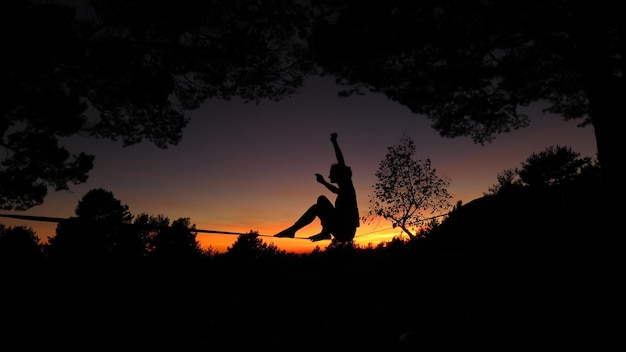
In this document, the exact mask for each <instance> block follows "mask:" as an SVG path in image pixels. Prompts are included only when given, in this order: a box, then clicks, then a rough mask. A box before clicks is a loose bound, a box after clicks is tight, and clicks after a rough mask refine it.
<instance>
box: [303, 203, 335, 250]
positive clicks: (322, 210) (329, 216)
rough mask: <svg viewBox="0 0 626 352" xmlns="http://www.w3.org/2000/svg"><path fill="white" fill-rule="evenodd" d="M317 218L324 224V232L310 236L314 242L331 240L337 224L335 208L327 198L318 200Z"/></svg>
mask: <svg viewBox="0 0 626 352" xmlns="http://www.w3.org/2000/svg"><path fill="white" fill-rule="evenodd" d="M316 205H317V216H318V217H319V218H320V222H321V223H322V231H321V232H320V233H318V234H317V235H313V236H309V239H310V240H311V241H312V242H316V241H322V240H329V239H331V237H332V236H331V233H332V229H333V226H334V223H335V207H334V206H333V204H332V203H331V202H330V200H328V198H326V197H325V196H319V197H318V198H317V204H316Z"/></svg>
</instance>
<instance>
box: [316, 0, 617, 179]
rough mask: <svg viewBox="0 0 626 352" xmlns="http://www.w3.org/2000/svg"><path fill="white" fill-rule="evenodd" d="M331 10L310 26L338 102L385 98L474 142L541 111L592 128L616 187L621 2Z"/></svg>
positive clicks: (331, 4)
mask: <svg viewBox="0 0 626 352" xmlns="http://www.w3.org/2000/svg"><path fill="white" fill-rule="evenodd" d="M326 3H327V11H329V12H335V16H332V17H330V16H329V17H327V20H325V21H318V22H317V23H316V28H315V30H314V31H313V36H312V38H313V39H312V42H311V47H312V50H313V51H314V52H315V54H316V61H317V62H318V63H319V64H320V65H321V67H323V73H324V74H329V75H334V76H336V77H337V80H338V82H339V83H342V84H345V85H347V86H348V88H347V89H346V90H345V91H344V94H346V95H349V94H351V93H364V92H369V91H373V92H380V93H383V94H385V95H386V96H387V97H389V98H390V99H392V100H393V101H397V102H398V103H400V104H402V105H405V106H407V107H408V108H410V109H411V111H413V112H414V113H416V114H423V115H425V116H426V117H428V118H430V119H432V121H433V124H432V127H433V128H435V129H436V130H437V131H439V132H440V134H441V135H442V136H444V137H450V138H453V137H457V136H470V137H472V138H473V139H474V141H475V142H478V143H485V142H490V141H491V140H492V139H493V138H495V136H496V135H497V134H499V133H502V132H509V131H510V130H512V129H516V128H521V127H525V126H527V125H528V124H529V123H530V120H529V118H528V116H525V115H524V114H522V113H521V112H520V107H525V106H528V105H529V104H531V103H542V104H546V106H547V108H546V110H545V111H547V112H552V113H556V114H560V115H561V116H563V117H564V118H565V119H566V120H570V119H578V120H580V124H581V125H587V124H592V125H593V128H594V131H595V136H596V144H597V149H598V158H599V161H600V163H601V166H602V170H603V173H604V176H605V178H606V181H607V182H608V183H609V184H611V185H615V184H617V179H618V176H617V172H618V168H619V167H620V165H619V164H620V159H621V156H622V151H623V149H624V148H623V147H622V145H621V143H619V142H618V138H615V136H614V132H615V131H617V130H619V126H617V121H619V118H620V117H621V116H623V115H624V111H625V110H624V105H623V103H622V101H623V99H624V97H626V85H625V84H624V41H625V38H624V24H623V23H624V20H625V18H624V11H622V10H620V9H619V8H618V7H619V5H618V3H617V2H611V1H601V2H594V3H585V2H579V1H569V0H568V1H484V0H477V1H458V0H447V1H426V2H424V1H422V2H407V1H384V2H367V3H364V2H360V1H341V2H336V1H328V2H326ZM338 3H341V6H337V4H338ZM331 9H332V10H331Z"/></svg>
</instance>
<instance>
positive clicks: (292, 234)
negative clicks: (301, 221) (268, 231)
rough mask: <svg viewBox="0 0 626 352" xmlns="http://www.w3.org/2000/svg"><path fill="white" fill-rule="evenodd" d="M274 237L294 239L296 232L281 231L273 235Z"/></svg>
mask: <svg viewBox="0 0 626 352" xmlns="http://www.w3.org/2000/svg"><path fill="white" fill-rule="evenodd" d="M274 237H286V238H294V237H296V232H295V231H291V230H283V231H281V232H279V233H277V234H275V235H274Z"/></svg>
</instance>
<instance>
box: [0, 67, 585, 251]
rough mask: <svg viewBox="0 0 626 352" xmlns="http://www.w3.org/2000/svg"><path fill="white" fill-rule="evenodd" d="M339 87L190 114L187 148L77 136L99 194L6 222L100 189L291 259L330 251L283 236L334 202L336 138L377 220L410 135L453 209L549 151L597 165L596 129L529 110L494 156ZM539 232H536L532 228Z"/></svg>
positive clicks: (311, 87) (50, 228)
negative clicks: (385, 173)
mask: <svg viewBox="0 0 626 352" xmlns="http://www.w3.org/2000/svg"><path fill="white" fill-rule="evenodd" d="M338 89H339V87H337V86H336V85H335V84H334V83H333V80H332V79H331V78H311V79H310V80H309V81H308V82H307V84H306V86H305V87H304V88H303V89H302V90H301V91H300V94H298V95H296V96H293V97H291V98H287V99H285V100H283V101H280V102H271V101H262V102H261V103H260V104H258V105H255V104H244V103H243V102H242V101H238V100H231V101H207V102H206V103H205V104H203V106H202V107H201V108H200V109H198V110H196V111H191V112H189V114H190V117H191V122H190V124H189V125H188V127H187V128H186V129H185V130H184V137H183V140H182V142H181V143H180V144H179V145H177V146H172V147H170V148H168V149H165V150H163V149H158V148H157V147H155V146H153V145H152V144H150V143H149V142H143V143H141V144H138V145H135V146H131V147H127V148H122V146H121V143H120V142H113V141H108V140H94V139H87V138H78V137H74V138H71V139H69V140H67V141H66V142H67V146H68V147H69V148H70V150H71V151H73V152H80V151H85V152H87V153H90V154H94V155H95V156H96V158H95V167H94V169H93V171H92V172H91V175H90V178H89V180H88V182H87V183H85V184H82V185H78V186H72V187H71V191H70V192H51V193H50V194H49V196H48V197H47V198H46V199H45V202H44V204H43V205H41V206H37V207H34V208H32V209H30V210H28V211H26V212H3V213H4V214H20V215H36V216H49V217H62V218H65V217H70V216H74V215H75V214H74V209H75V208H76V206H77V204H78V201H79V200H80V199H81V198H82V197H83V196H84V195H85V193H86V192H87V191H89V190H91V189H94V188H104V189H106V190H108V191H111V192H113V194H114V196H115V197H116V198H117V199H119V200H120V201H121V202H122V203H123V204H127V205H128V206H129V210H130V212H131V213H132V214H133V215H138V214H141V213H147V214H150V215H164V216H167V217H168V218H169V219H170V220H171V221H173V220H176V219H178V218H190V219H191V223H192V224H195V225H196V228H198V229H204V230H213V231H228V232H238V233H246V232H249V231H251V230H254V231H258V232H259V233H260V234H261V235H263V236H264V237H262V239H263V240H264V241H265V242H267V243H273V244H274V245H276V246H277V247H278V248H280V249H282V250H286V251H294V252H303V251H304V252H307V251H310V250H312V249H314V248H315V247H316V246H319V247H320V248H322V249H323V248H325V247H326V246H327V245H328V244H329V243H330V242H329V241H320V242H314V243H313V242H310V241H309V240H306V239H304V238H306V237H307V236H310V235H314V234H317V233H318V232H319V230H320V228H321V227H320V225H319V221H315V222H314V223H313V224H311V225H310V226H309V227H307V228H305V229H303V230H301V231H300V232H298V233H297V234H296V237H297V238H295V239H283V238H274V237H271V235H273V234H275V233H277V232H278V231H280V230H282V229H284V228H285V227H287V226H289V225H291V224H292V223H293V222H294V221H295V220H296V219H297V218H298V217H299V216H300V215H301V214H302V212H304V211H305V210H306V209H307V208H308V207H309V206H310V205H311V204H313V202H314V201H315V199H316V198H317V196H318V195H320V194H324V195H326V196H328V197H329V198H331V200H334V195H333V194H331V193H330V192H329V191H328V190H326V188H325V187H323V186H322V185H321V184H319V183H317V182H316V180H315V175H314V174H315V173H320V174H322V175H324V177H326V178H328V171H329V167H330V165H331V164H332V163H334V162H335V161H336V159H335V155H334V152H333V148H332V144H331V143H330V140H329V138H330V134H331V133H333V132H337V133H338V142H339V145H340V147H341V148H342V151H343V154H344V157H345V160H346V163H347V164H348V165H349V166H351V167H352V171H353V182H354V184H355V187H356V188H357V196H358V200H359V209H360V213H361V215H365V214H366V212H367V210H368V206H369V199H370V197H371V195H372V186H373V185H374V183H375V182H376V178H375V176H374V173H375V172H376V170H377V169H378V166H379V163H380V161H381V160H382V159H383V158H384V156H385V154H386V152H387V147H389V146H391V145H394V144H397V143H399V141H400V139H401V138H402V136H404V135H407V136H410V137H411V138H412V139H413V140H414V141H415V143H416V147H417V154H416V158H418V159H426V158H430V159H431V161H432V166H433V167H434V168H435V169H436V170H437V173H438V175H439V176H443V177H447V178H448V179H449V180H450V186H449V188H448V191H449V192H450V194H451V195H452V197H453V199H452V204H455V203H456V202H457V201H462V202H463V204H466V203H468V202H470V201H472V200H474V199H476V198H479V197H481V196H482V195H483V193H484V192H486V191H487V189H488V187H489V186H491V185H493V184H494V183H496V181H497V180H496V176H497V174H498V173H500V172H502V171H503V170H504V169H509V168H515V167H519V166H520V163H521V162H522V161H524V160H525V159H526V158H527V157H528V156H529V155H530V154H531V153H533V152H539V151H541V150H543V149H545V148H546V147H548V146H552V145H561V146H569V147H571V148H572V149H573V150H574V151H575V152H579V153H581V155H582V156H589V157H592V158H595V155H596V147H595V139H594V136H593V130H592V129H591V128H589V127H587V128H579V127H577V126H576V124H577V123H578V122H580V121H572V122H565V121H563V120H562V119H561V118H560V117H559V116H554V115H544V114H542V113H541V108H539V107H532V108H528V109H527V111H528V114H529V116H531V119H532V122H531V126H530V127H527V128H524V129H521V130H516V131H512V132H511V133H507V134H500V135H498V136H497V137H496V140H495V141H494V142H493V143H491V144H487V145H484V146H481V145H479V144H474V143H473V142H472V140H471V139H469V138H457V139H446V138H443V137H440V136H439V134H438V133H437V131H435V130H434V129H432V128H431V127H430V124H431V121H430V120H429V119H427V118H425V117H423V116H418V115H414V114H412V113H411V112H410V111H409V110H408V109H407V108H405V107H403V106H400V105H399V104H397V103H394V102H392V101H390V100H388V99H387V98H386V97H384V96H382V95H377V94H368V95H365V96H357V97H350V98H339V97H337V91H338ZM0 223H2V224H5V225H8V226H16V225H26V226H28V227H31V228H32V229H33V230H35V231H36V233H37V234H38V235H39V237H41V238H42V240H43V241H45V240H46V239H47V237H52V236H54V234H55V228H56V224H55V223H46V222H35V221H25V220H16V219H9V218H0ZM529 226H532V224H529ZM398 234H400V232H399V230H397V229H396V230H393V229H391V223H389V222H388V221H386V220H384V219H380V220H378V221H374V222H372V223H363V224H362V225H361V227H360V228H359V229H358V230H357V234H356V238H355V240H356V241H357V243H359V244H363V245H366V244H368V243H373V244H376V243H379V242H380V241H386V240H389V239H391V238H392V237H394V236H396V235H398ZM236 238H237V236H236V235H219V234H205V233H198V236H197V239H198V240H199V241H200V243H201V245H202V247H203V248H208V247H211V248H213V249H215V250H218V251H220V252H224V251H225V250H226V248H227V247H228V246H230V245H232V243H233V242H234V241H235V240H236Z"/></svg>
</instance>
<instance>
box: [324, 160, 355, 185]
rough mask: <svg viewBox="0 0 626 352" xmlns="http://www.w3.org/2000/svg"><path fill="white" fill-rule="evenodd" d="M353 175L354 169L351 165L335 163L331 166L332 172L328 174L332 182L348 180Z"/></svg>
mask: <svg viewBox="0 0 626 352" xmlns="http://www.w3.org/2000/svg"><path fill="white" fill-rule="evenodd" d="M351 177H352V169H350V167H349V166H342V165H339V164H333V165H332V166H331V167H330V174H329V175H328V178H329V179H330V182H334V183H337V182H339V181H342V180H348V179H350V178H351Z"/></svg>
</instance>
